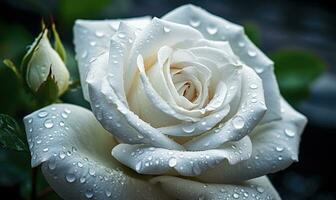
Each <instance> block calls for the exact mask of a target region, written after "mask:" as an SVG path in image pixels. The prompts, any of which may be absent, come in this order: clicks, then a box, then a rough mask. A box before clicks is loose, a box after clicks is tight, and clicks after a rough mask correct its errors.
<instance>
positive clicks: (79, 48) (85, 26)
mask: <svg viewBox="0 0 336 200" xmlns="http://www.w3.org/2000/svg"><path fill="white" fill-rule="evenodd" d="M150 19H151V18H150V17H139V18H131V19H123V20H97V21H96V20H77V21H76V23H75V26H74V43H75V50H76V60H77V62H78V69H79V73H80V79H81V85H82V87H83V93H84V97H85V99H86V100H89V99H88V97H89V96H88V91H87V90H88V89H87V84H86V83H85V80H86V76H87V72H88V71H89V68H90V64H89V63H90V61H92V60H93V59H95V58H96V57H97V56H99V55H101V54H102V53H104V52H107V51H108V50H109V45H110V39H111V37H112V36H113V35H114V34H115V32H116V31H117V30H118V27H119V24H120V22H121V21H123V22H125V23H127V24H128V25H129V26H133V27H136V28H138V29H142V28H144V27H145V26H146V25H147V24H148V23H149V22H150Z"/></svg>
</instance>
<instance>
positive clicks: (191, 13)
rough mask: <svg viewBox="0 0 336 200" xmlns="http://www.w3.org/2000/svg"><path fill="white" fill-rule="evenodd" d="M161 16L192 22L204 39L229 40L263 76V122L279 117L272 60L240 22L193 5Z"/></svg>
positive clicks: (181, 21) (278, 103) (178, 21)
mask: <svg viewBox="0 0 336 200" xmlns="http://www.w3.org/2000/svg"><path fill="white" fill-rule="evenodd" d="M162 19H164V20H169V21H172V22H175V23H180V24H186V25H189V26H192V27H194V28H195V29H197V30H199V31H200V32H201V33H202V34H203V36H204V37H205V38H207V39H210V40H224V41H228V42H229V43H230V45H231V48H232V50H233V52H234V53H235V54H236V55H238V56H239V58H240V59H241V60H242V61H243V62H245V63H246V65H248V66H249V67H252V68H253V69H254V70H255V71H256V72H257V73H258V75H259V76H260V78H261V79H262V80H263V88H264V90H265V94H266V96H267V98H266V106H267V107H268V108H269V109H268V110H267V112H266V114H265V116H264V118H263V121H262V123H266V122H269V121H272V120H276V119H279V118H280V116H281V114H280V101H279V99H280V92H279V89H278V84H277V82H276V79H275V75H274V72H273V62H272V61H271V60H270V59H269V58H268V57H266V56H265V55H264V54H263V53H262V52H261V51H260V50H259V49H258V48H257V47H256V46H255V45H254V44H253V43H252V42H251V41H250V40H249V39H248V37H247V36H246V35H245V33H244V31H243V28H242V27H241V26H239V25H236V24H233V23H231V22H229V21H227V20H225V19H222V18H219V17H217V16H214V15H212V14H210V13H208V12H207V11H205V10H203V9H201V8H199V7H196V6H193V5H185V6H181V7H179V8H177V9H175V10H173V11H171V12H169V13H168V14H166V15H165V16H164V17H162Z"/></svg>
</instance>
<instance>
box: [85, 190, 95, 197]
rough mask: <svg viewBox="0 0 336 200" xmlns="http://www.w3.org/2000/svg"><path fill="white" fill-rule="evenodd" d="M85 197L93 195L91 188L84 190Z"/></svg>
mask: <svg viewBox="0 0 336 200" xmlns="http://www.w3.org/2000/svg"><path fill="white" fill-rule="evenodd" d="M85 197H86V198H88V199H91V198H92V197H93V192H92V191H91V190H86V191H85Z"/></svg>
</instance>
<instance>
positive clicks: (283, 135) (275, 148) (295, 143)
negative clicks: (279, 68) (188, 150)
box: [200, 100, 307, 183]
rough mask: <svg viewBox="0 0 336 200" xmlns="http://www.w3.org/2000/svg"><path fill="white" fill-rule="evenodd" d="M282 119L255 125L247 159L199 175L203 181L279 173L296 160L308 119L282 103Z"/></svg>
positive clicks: (234, 179) (224, 180)
mask: <svg viewBox="0 0 336 200" xmlns="http://www.w3.org/2000/svg"><path fill="white" fill-rule="evenodd" d="M281 106H282V111H283V112H282V113H281V114H282V120H277V121H273V122H270V123H267V124H264V125H261V126H258V127H257V128H256V129H255V130H253V132H252V133H251V134H250V135H249V136H250V137H251V140H252V147H253V151H252V156H251V158H250V159H248V160H245V161H242V162H240V163H238V164H237V165H234V166H231V165H229V164H227V163H223V164H222V165H219V166H218V167H216V168H213V169H210V170H209V171H207V172H205V173H204V174H202V175H201V177H200V179H201V180H203V181H206V182H216V183H218V182H221V183H227V182H232V181H241V180H247V179H251V178H255V177H258V176H261V175H265V174H269V173H274V172H277V171H279V170H282V169H284V168H286V167H288V166H289V165H290V164H292V163H293V162H294V161H298V153H299V143H300V138H301V134H302V131H303V128H304V126H305V124H306V123H307V119H306V118H305V117H304V116H303V115H301V114H300V113H298V112H296V111H295V110H294V109H293V108H292V107H290V106H289V105H288V104H287V102H285V101H284V100H282V101H281Z"/></svg>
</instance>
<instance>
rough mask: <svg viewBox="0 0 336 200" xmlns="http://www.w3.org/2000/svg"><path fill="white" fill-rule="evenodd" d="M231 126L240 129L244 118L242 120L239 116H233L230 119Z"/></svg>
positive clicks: (243, 123)
mask: <svg viewBox="0 0 336 200" xmlns="http://www.w3.org/2000/svg"><path fill="white" fill-rule="evenodd" d="M232 125H233V127H234V128H235V129H242V128H243V127H244V125H245V121H244V118H242V117H241V116H235V117H234V118H233V119H232Z"/></svg>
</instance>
